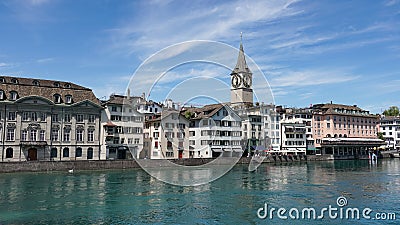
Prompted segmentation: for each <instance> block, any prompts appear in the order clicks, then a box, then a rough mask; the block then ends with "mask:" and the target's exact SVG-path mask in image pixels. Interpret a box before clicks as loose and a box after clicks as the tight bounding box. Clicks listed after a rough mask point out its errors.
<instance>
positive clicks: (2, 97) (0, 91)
mask: <svg viewBox="0 0 400 225" xmlns="http://www.w3.org/2000/svg"><path fill="white" fill-rule="evenodd" d="M0 100H4V91H3V90H0Z"/></svg>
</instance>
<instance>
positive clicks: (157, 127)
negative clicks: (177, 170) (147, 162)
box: [143, 109, 190, 159]
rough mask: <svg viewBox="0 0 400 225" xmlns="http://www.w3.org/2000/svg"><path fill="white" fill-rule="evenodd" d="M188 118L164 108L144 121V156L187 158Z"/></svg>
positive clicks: (153, 157)
mask: <svg viewBox="0 0 400 225" xmlns="http://www.w3.org/2000/svg"><path fill="white" fill-rule="evenodd" d="M188 137H189V120H188V119H186V118H185V117H184V116H183V115H181V114H180V112H179V111H176V110H172V109H164V110H163V111H162V112H161V113H159V114H155V115H153V116H151V117H149V118H148V119H146V122H145V129H144V147H143V151H144V154H145V157H146V158H150V159H176V158H189V157H190V155H189V138H188Z"/></svg>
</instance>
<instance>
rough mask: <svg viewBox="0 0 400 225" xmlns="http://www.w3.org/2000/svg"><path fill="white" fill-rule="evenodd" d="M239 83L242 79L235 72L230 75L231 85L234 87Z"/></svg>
mask: <svg viewBox="0 0 400 225" xmlns="http://www.w3.org/2000/svg"><path fill="white" fill-rule="evenodd" d="M241 83H242V79H241V78H240V76H238V75H236V74H235V75H233V76H232V86H233V87H234V88H238V87H239V86H240V84H241Z"/></svg>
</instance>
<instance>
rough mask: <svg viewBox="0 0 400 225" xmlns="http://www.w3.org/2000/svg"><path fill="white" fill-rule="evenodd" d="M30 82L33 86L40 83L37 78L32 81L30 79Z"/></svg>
mask: <svg viewBox="0 0 400 225" xmlns="http://www.w3.org/2000/svg"><path fill="white" fill-rule="evenodd" d="M32 84H33V85H35V86H39V85H40V83H39V81H38V80H33V81H32Z"/></svg>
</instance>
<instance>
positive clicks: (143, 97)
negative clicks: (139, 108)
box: [142, 92, 146, 101]
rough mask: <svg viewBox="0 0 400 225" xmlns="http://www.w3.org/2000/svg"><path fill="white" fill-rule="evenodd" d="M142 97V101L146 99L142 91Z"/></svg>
mask: <svg viewBox="0 0 400 225" xmlns="http://www.w3.org/2000/svg"><path fill="white" fill-rule="evenodd" d="M142 99H143V100H144V101H146V94H145V93H144V92H143V93H142Z"/></svg>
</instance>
